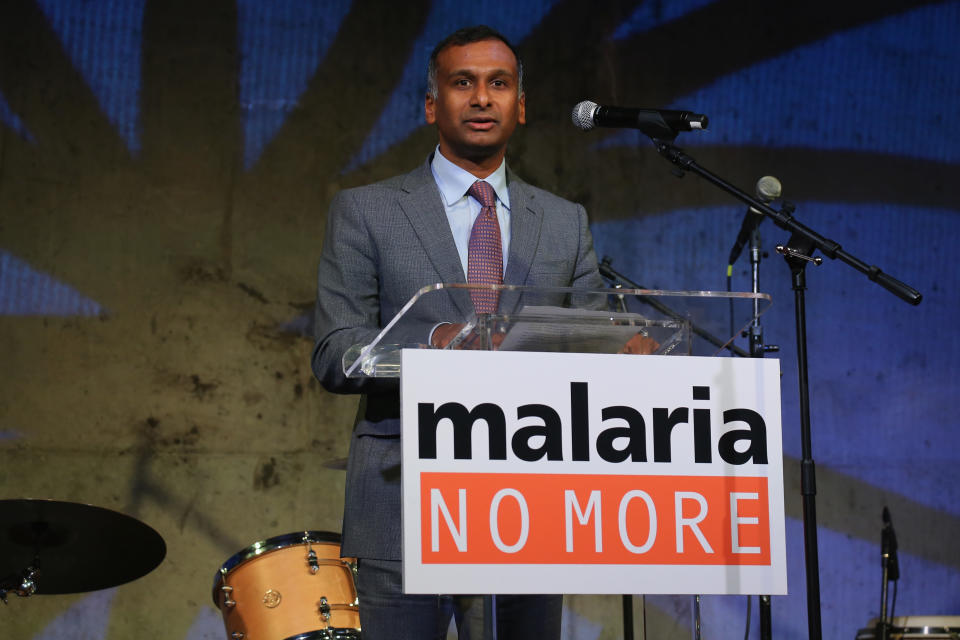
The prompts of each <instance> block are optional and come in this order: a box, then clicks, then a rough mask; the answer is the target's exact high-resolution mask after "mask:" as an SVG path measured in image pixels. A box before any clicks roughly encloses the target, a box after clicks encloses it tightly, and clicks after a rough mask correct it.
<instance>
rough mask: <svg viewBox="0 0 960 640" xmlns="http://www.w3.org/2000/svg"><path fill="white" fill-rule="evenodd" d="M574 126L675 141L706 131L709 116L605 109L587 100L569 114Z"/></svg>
mask: <svg viewBox="0 0 960 640" xmlns="http://www.w3.org/2000/svg"><path fill="white" fill-rule="evenodd" d="M570 117H571V119H572V120H573V124H575V125H576V126H577V128H579V129H583V130H584V131H589V130H590V129H593V128H594V127H615V128H626V129H639V130H640V131H642V132H643V133H645V134H646V135H648V136H650V137H651V138H669V139H671V140H672V139H674V138H676V137H677V134H678V133H679V132H681V131H693V130H695V129H706V128H707V122H708V119H707V116H705V115H702V114H699V113H693V112H692V111H673V110H670V109H636V108H633V107H602V106H600V105H598V104H597V103H596V102H591V101H590V100H584V101H583V102H581V103H580V104H578V105H577V106H575V107H574V108H573V112H572V113H571V114H570Z"/></svg>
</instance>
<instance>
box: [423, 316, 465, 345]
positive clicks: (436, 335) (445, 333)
mask: <svg viewBox="0 0 960 640" xmlns="http://www.w3.org/2000/svg"><path fill="white" fill-rule="evenodd" d="M462 330H463V323H462V322H458V323H446V324H441V325H437V328H436V329H434V330H433V335H432V336H430V345H431V346H434V347H436V348H438V349H443V348H444V347H445V346H447V345H448V344H450V341H451V340H453V339H454V338H456V337H457V334H458V333H460V332H461V331H462Z"/></svg>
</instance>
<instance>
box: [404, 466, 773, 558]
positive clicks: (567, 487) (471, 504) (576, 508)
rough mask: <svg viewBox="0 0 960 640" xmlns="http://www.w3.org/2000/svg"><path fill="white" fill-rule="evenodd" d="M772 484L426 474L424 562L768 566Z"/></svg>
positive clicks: (422, 508) (698, 478) (687, 479)
mask: <svg viewBox="0 0 960 640" xmlns="http://www.w3.org/2000/svg"><path fill="white" fill-rule="evenodd" d="M768 505H769V500H768V495H767V478H765V477H728V476H635V475H617V476H613V475H577V474H514V473H510V474H497V473H434V472H429V473H428V472H424V473H421V474H420V519H421V534H422V535H421V553H422V562H423V563H425V564H445V563H457V564H461V563H466V564H651V565H653V564H656V565H769V564H770V517H769V512H768Z"/></svg>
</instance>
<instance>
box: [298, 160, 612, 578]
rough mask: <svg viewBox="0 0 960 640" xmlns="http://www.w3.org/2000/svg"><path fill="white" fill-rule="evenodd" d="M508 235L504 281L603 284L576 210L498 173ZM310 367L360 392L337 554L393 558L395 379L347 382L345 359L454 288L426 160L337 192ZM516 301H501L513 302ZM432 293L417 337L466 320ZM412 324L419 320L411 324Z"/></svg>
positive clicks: (451, 254)
mask: <svg viewBox="0 0 960 640" xmlns="http://www.w3.org/2000/svg"><path fill="white" fill-rule="evenodd" d="M507 185H508V188H509V189H510V231H511V240H510V247H509V253H508V257H507V268H506V272H505V273H504V283H505V284H517V285H530V286H557V287H567V286H574V287H580V288H602V287H603V281H602V279H601V278H600V275H599V272H598V271H597V259H596V255H595V254H594V251H593V241H592V238H591V236H590V230H589V228H588V227H587V216H586V212H585V211H584V209H583V207H581V206H580V205H578V204H574V203H572V202H569V201H567V200H564V199H562V198H559V197H557V196H555V195H553V194H551V193H549V192H547V191H543V190H542V189H538V188H536V187H533V186H531V185H529V184H527V183H525V182H523V181H522V180H520V179H519V178H517V177H516V176H515V175H513V173H511V172H509V171H508V172H507ZM317 280H318V287H317V303H316V326H315V332H316V345H315V347H314V351H313V359H312V364H313V371H314V373H315V375H316V376H317V378H318V379H319V380H320V382H321V383H322V384H323V386H324V388H326V389H327V390H328V391H333V392H337V393H356V392H362V393H363V394H364V395H363V397H362V398H361V402H360V409H359V413H358V415H357V421H356V424H355V428H354V432H353V438H352V441H351V444H350V458H349V462H348V466H347V487H346V502H345V506H344V523H343V547H342V551H343V553H344V554H345V555H348V556H356V557H362V558H376V559H385V560H399V559H400V548H401V545H400V440H399V435H400V419H399V406H400V405H399V396H398V386H397V384H396V381H384V380H369V379H367V380H364V379H348V378H346V377H345V376H344V375H343V370H342V365H341V361H342V357H343V354H344V352H345V351H346V350H347V349H348V348H349V347H350V346H352V345H355V344H368V343H369V342H371V341H372V340H373V338H374V337H375V336H376V335H377V333H378V332H379V330H380V328H381V327H383V326H384V325H385V324H386V323H387V322H389V321H390V319H391V318H393V316H394V315H395V314H396V313H397V311H399V309H400V308H401V307H402V306H403V305H404V303H406V302H407V301H408V300H409V299H410V298H411V297H413V295H414V294H415V293H416V292H417V291H418V290H419V289H420V288H421V287H423V286H425V285H429V284H434V283H438V282H444V283H463V282H466V277H465V275H464V273H463V267H462V266H461V262H460V256H459V254H458V253H457V248H456V245H455V244H454V241H453V235H452V234H451V232H450V226H449V224H448V223H447V217H446V213H445V211H444V208H443V204H442V201H441V197H440V192H439V190H438V188H437V185H436V182H435V181H434V179H433V174H432V173H431V171H430V161H429V159H428V161H427V162H426V163H425V164H423V165H422V166H420V167H419V168H417V169H416V170H414V171H412V172H410V173H408V174H406V175H402V176H397V177H395V178H391V179H389V180H385V181H383V182H379V183H377V184H373V185H370V186H366V187H360V188H357V189H348V190H346V191H342V192H341V193H339V194H338V195H337V196H336V198H334V200H333V202H332V203H331V205H330V212H329V215H328V218H327V231H326V236H325V238H324V244H323V251H322V253H321V257H320V266H319V273H318V279H317ZM520 302H521V301H519V300H516V299H514V300H513V301H512V302H507V301H505V300H504V299H501V310H503V306H504V305H505V304H512V305H514V306H516V305H518V304H519V303H520ZM463 306H464V303H463V302H462V301H461V300H457V299H454V298H453V297H451V296H442V295H441V296H438V297H437V298H436V300H434V301H433V304H432V306H431V307H430V308H429V309H424V310H423V311H422V314H421V315H422V317H420V318H417V320H418V321H420V322H421V323H422V326H421V327H420V328H419V329H418V331H420V332H421V333H422V336H418V337H417V339H418V340H419V341H421V342H426V341H427V338H428V334H429V330H430V328H431V327H433V326H434V325H435V324H436V323H438V322H443V321H449V320H451V319H460V318H463V317H465V316H467V315H469V313H470V311H469V310H468V309H464V308H463ZM413 326H414V327H416V325H413Z"/></svg>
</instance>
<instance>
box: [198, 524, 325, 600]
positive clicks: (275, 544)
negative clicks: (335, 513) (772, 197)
mask: <svg viewBox="0 0 960 640" xmlns="http://www.w3.org/2000/svg"><path fill="white" fill-rule="evenodd" d="M308 542H309V543H311V544H337V545H339V544H340V534H339V533H333V532H332V531H299V532H297V533H285V534H283V535H282V536H274V537H273V538H267V539H266V540H259V541H257V542H254V543H253V544H251V545H250V546H248V547H246V548H244V549H243V550H242V551H238V552H237V553H235V554H233V555H232V556H230V558H228V559H227V561H226V562H224V563H223V564H222V565H221V566H220V568H219V569H218V570H217V572H216V574H215V575H214V576H213V603H214V604H215V605H216V606H217V607H219V606H220V603H219V602H217V592H218V589H219V585H220V582H221V581H222V580H223V578H224V576H225V575H226V574H229V573H230V572H231V571H233V570H234V569H236V568H237V567H239V566H240V565H241V564H243V563H244V562H246V561H248V560H252V559H253V558H256V557H257V556H262V555H264V554H265V553H270V552H271V551H278V550H280V549H285V548H287V547H295V546H298V545H302V544H306V543H308Z"/></svg>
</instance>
